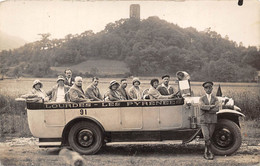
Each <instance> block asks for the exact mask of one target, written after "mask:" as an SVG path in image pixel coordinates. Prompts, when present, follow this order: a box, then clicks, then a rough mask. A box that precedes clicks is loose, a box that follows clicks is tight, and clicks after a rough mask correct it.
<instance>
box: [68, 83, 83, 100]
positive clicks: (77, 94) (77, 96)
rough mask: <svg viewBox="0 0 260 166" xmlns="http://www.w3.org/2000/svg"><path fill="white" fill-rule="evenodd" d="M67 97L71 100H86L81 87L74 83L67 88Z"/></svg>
mask: <svg viewBox="0 0 260 166" xmlns="http://www.w3.org/2000/svg"><path fill="white" fill-rule="evenodd" d="M69 99H70V101H72V102H84V101H87V98H86V96H85V94H84V92H83V90H82V88H81V87H78V86H76V85H75V84H74V85H72V87H71V88H70V90H69Z"/></svg>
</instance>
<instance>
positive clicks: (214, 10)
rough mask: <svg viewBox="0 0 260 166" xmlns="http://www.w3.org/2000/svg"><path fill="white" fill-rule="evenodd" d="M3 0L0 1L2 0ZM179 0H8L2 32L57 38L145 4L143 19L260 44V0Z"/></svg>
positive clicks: (100, 25) (2, 9) (1, 15)
mask: <svg viewBox="0 0 260 166" xmlns="http://www.w3.org/2000/svg"><path fill="white" fill-rule="evenodd" d="M0 1H1V0H0ZM237 2H238V1H237V0H231V1H222V0H218V1H215V0H208V1H207V0H188V1H187V0H186V1H184V2H176V1H61V0H56V1H55V0H53V1H22V0H21V1H14V0H12V1H3V2H1V3H0V31H2V32H4V33H7V34H9V35H12V36H17V37H20V38H22V39H24V40H26V41H27V42H32V41H36V40H39V39H40V36H39V35H38V34H40V33H50V34H51V36H52V38H64V36H66V35H67V34H80V33H82V32H84V31H87V30H93V31H94V32H95V33H96V32H99V31H101V30H103V29H104V28H105V26H106V24H107V23H110V22H115V21H117V20H119V19H122V18H129V6H130V5H131V4H140V8H141V19H146V18H148V17H150V16H158V17H159V18H161V19H164V20H166V21H168V22H170V23H174V24H177V25H179V26H180V27H183V28H186V27H194V28H196V29H197V30H198V31H203V30H205V29H206V28H208V27H211V30H214V31H216V32H217V33H219V34H221V36H222V37H225V36H226V35H228V36H229V39H231V40H233V41H236V42H237V43H239V42H242V43H243V44H244V46H249V45H251V46H260V0H244V4H243V6H238V5H237Z"/></svg>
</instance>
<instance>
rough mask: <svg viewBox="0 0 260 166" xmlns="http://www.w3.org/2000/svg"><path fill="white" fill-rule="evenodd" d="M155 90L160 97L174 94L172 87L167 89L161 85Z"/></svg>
mask: <svg viewBox="0 0 260 166" xmlns="http://www.w3.org/2000/svg"><path fill="white" fill-rule="evenodd" d="M157 90H158V91H159V92H160V93H161V95H171V94H173V93H174V89H173V87H171V86H170V85H169V88H168V89H167V88H166V87H165V86H163V85H162V84H161V85H159V86H158V87H157Z"/></svg>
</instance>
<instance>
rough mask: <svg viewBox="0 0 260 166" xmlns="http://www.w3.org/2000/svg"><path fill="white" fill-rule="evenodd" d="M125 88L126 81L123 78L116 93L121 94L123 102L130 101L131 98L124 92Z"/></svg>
mask: <svg viewBox="0 0 260 166" xmlns="http://www.w3.org/2000/svg"><path fill="white" fill-rule="evenodd" d="M126 87H127V81H126V79H125V78H123V79H121V81H120V86H119V88H118V91H119V92H120V93H121V95H122V97H123V98H124V100H130V99H131V97H130V96H129V94H128V92H127V91H126Z"/></svg>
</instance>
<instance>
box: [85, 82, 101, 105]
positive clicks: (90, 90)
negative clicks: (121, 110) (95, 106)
mask: <svg viewBox="0 0 260 166" xmlns="http://www.w3.org/2000/svg"><path fill="white" fill-rule="evenodd" d="M85 95H86V97H87V98H89V99H90V100H92V101H100V100H103V98H102V96H101V94H100V92H99V89H98V87H94V86H93V85H89V86H88V87H87V90H86V92H85Z"/></svg>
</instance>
